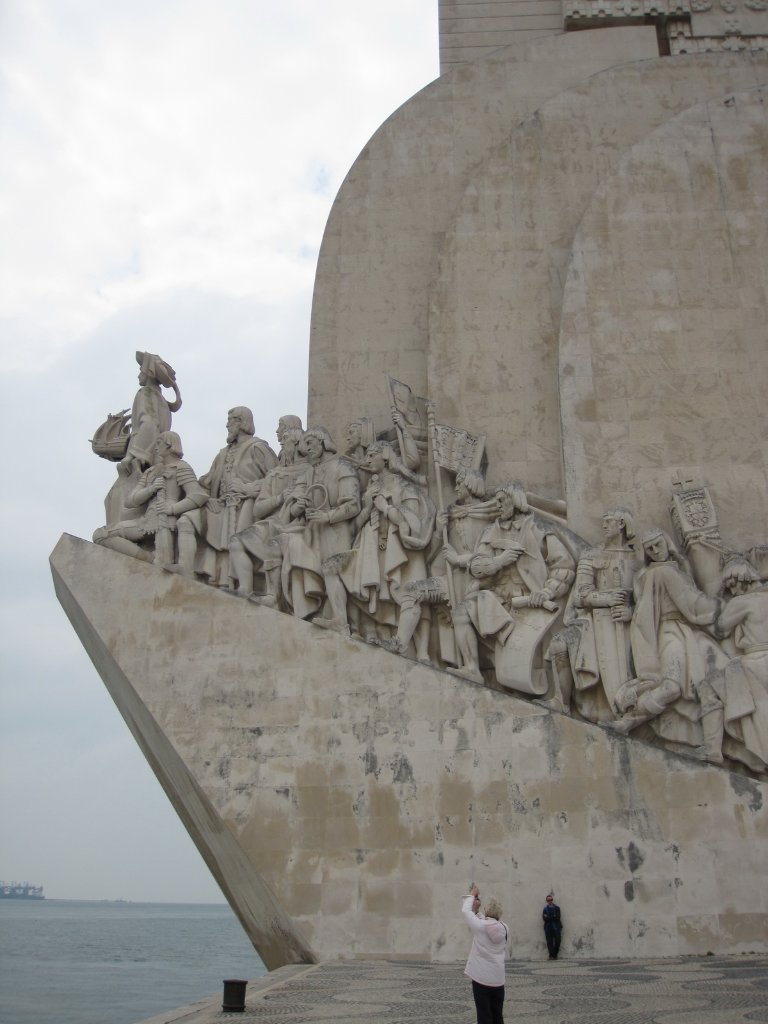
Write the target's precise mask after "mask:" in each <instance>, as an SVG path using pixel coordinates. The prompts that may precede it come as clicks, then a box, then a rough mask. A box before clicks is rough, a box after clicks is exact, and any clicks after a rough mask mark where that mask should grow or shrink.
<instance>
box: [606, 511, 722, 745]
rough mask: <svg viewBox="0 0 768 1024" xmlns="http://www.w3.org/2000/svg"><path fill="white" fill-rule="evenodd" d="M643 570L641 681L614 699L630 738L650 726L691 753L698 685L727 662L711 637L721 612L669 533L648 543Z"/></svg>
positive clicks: (639, 580) (638, 585)
mask: <svg viewBox="0 0 768 1024" xmlns="http://www.w3.org/2000/svg"><path fill="white" fill-rule="evenodd" d="M642 548H643V557H644V563H645V564H644V568H642V569H640V571H639V572H638V574H637V576H636V578H635V587H634V591H635V611H634V614H633V616H632V622H631V625H630V640H631V645H632V658H633V661H634V666H635V673H636V678H635V679H633V680H631V681H630V682H629V683H626V684H625V685H624V686H622V687H621V688H620V690H619V692H618V693H617V695H616V706H617V710H618V711H620V712H621V713H622V716H623V717H621V718H620V719H618V720H617V721H616V722H614V723H610V724H611V728H614V729H616V730H617V731H618V732H621V733H624V734H625V735H626V734H627V733H629V732H631V731H632V730H633V729H636V728H637V727H638V726H640V725H643V724H644V723H646V722H647V723H649V725H650V728H651V729H652V731H653V732H654V733H655V734H656V735H657V736H658V737H659V738H661V739H663V740H665V741H668V742H669V743H672V744H682V745H684V746H688V747H696V746H700V744H701V742H702V734H701V726H700V724H699V719H700V705H699V702H698V699H697V696H696V685H697V683H699V682H701V680H703V679H704V677H705V676H706V675H707V673H708V672H710V671H712V670H713V669H716V668H722V667H724V666H725V664H726V663H727V660H728V659H727V656H726V655H725V653H724V652H723V651H722V650H721V648H720V647H719V645H718V644H717V643H716V641H715V640H714V639H713V638H712V636H711V635H709V634H708V633H706V632H705V631H704V627H709V628H710V629H711V628H712V627H713V626H714V622H715V618H716V616H717V613H718V609H719V601H718V600H717V598H714V597H708V596H707V595H706V594H704V593H703V592H702V591H701V590H699V588H698V587H697V586H696V584H695V583H694V581H693V578H692V577H691V575H690V572H689V571H688V565H687V562H686V561H685V559H684V558H683V556H682V555H680V553H679V552H678V551H677V549H676V548H675V546H674V545H673V544H672V541H671V540H670V539H669V537H668V536H667V534H665V533H664V531H663V530H660V529H654V530H651V531H649V532H648V533H646V534H645V535H644V536H643V538H642Z"/></svg>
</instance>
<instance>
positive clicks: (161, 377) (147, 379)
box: [121, 352, 181, 475]
mask: <svg viewBox="0 0 768 1024" xmlns="http://www.w3.org/2000/svg"><path fill="white" fill-rule="evenodd" d="M136 362H137V363H138V364H139V366H140V370H139V390H138V391H137V392H136V397H135V398H134V400H133V407H132V409H131V432H130V436H129V438H128V450H127V452H126V454H125V458H124V459H123V460H122V463H121V467H122V471H123V472H124V474H125V475H127V474H128V473H129V472H130V470H131V467H132V465H133V463H134V462H135V463H137V464H138V466H139V468H140V469H145V468H146V467H147V466H149V465H151V463H152V459H153V454H154V446H155V441H156V440H157V436H158V434H161V433H162V432H163V431H165V430H170V429H171V417H172V414H173V413H175V412H178V411H179V409H180V408H181V392H180V391H179V387H178V385H177V383H176V372H175V370H174V369H173V367H172V366H171V365H170V363H166V362H165V360H164V359H161V358H160V356H156V355H153V354H152V353H151V352H137V353H136ZM161 387H164V388H170V389H172V390H173V393H174V395H175V398H174V399H173V401H170V402H169V401H168V399H167V398H166V397H165V396H164V395H163V393H162V391H161Z"/></svg>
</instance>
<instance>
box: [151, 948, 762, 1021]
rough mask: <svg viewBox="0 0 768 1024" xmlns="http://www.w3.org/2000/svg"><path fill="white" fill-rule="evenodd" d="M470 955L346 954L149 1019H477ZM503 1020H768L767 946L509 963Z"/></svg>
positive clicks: (297, 968) (267, 978) (278, 974)
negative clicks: (411, 958)
mask: <svg viewBox="0 0 768 1024" xmlns="http://www.w3.org/2000/svg"><path fill="white" fill-rule="evenodd" d="M463 969H464V966H463V964H419V963H398V962H384V961H373V962H372V961H340V962H333V963H326V964H321V965H320V966H317V967H287V968H283V969H282V970H280V971H275V972H274V973H272V974H270V975H267V976H266V977H264V978H260V979H258V980H257V981H254V982H252V983H250V984H249V986H248V992H247V997H246V1008H245V1012H244V1013H223V1012H222V1009H221V996H218V997H217V998H216V999H212V1000H205V1001H204V1002H201V1003H195V1004H194V1005H193V1006H188V1007H185V1008H182V1009H178V1010H174V1011H170V1012H168V1013H166V1014H161V1015H160V1016H158V1017H154V1018H152V1021H151V1022H145V1024H213V1022H214V1021H230V1022H233V1021H238V1020H241V1021H260V1022H262V1024H314V1022H320V1021H322V1022H325V1024H413V1022H417V1021H418V1022H423V1024H474V1022H475V1014H474V1006H473V1003H472V996H471V991H470V982H469V980H468V979H467V978H466V977H465V976H464V974H463ZM504 1019H505V1021H506V1024H529V1022H530V1024H534V1022H535V1024H757V1022H766V1024H768V956H731V957H718V956H714V957H712V956H710V957H681V958H678V959H665V960H642V961H638V960H632V961H628V960H578V961H574V960H570V961H569V960H558V961H557V962H549V961H545V962H543V963H542V962H537V963H530V962H526V963H522V962H515V961H513V962H511V963H509V964H508V965H507V994H506V1001H505V1004H504Z"/></svg>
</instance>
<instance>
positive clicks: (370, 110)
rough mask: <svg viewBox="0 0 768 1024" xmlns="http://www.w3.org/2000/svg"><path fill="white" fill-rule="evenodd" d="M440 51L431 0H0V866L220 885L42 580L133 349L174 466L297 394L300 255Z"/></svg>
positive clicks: (102, 884)
mask: <svg viewBox="0 0 768 1024" xmlns="http://www.w3.org/2000/svg"><path fill="white" fill-rule="evenodd" d="M437 74H438V40H437V0H387V2H386V3H380V2H375V0H322V2H318V0H279V3H276V2H274V0H130V2H129V0H0V152H2V154H3V157H2V160H1V161H0V261H1V262H0V339H2V363H1V366H0V382H1V389H2V394H1V395H0V398H1V399H2V412H1V413H0V416H1V417H2V418H1V420H0V429H1V430H2V440H3V452H4V455H5V464H4V481H3V484H4V485H3V488H2V496H1V498H0V500H1V502H2V504H1V509H2V523H1V527H2V528H1V530H0V537H1V540H0V543H2V546H3V550H2V565H3V572H2V576H1V577H0V578H1V580H2V584H1V587H0V600H1V601H2V608H1V609H0V630H2V633H1V635H0V640H1V643H2V645H1V647H0V651H1V656H2V663H1V666H0V667H1V669H2V674H1V687H2V688H1V689H0V744H1V745H0V823H1V824H0V878H2V879H6V880H17V881H24V880H29V881H31V882H34V883H36V884H40V885H44V886H45V890H46V894H47V895H48V896H50V897H58V898H82V899H117V898H123V899H130V900H149V901H155V900H158V901H159V900H164V901H165V900H167V901H192V902H209V901H211V902H219V901H221V900H222V896H221V894H220V892H219V889H218V887H217V886H216V883H215V882H214V881H213V879H212V878H211V876H210V874H209V872H208V870H207V868H206V867H205V865H204V863H203V861H202V859H201V858H200V856H199V854H198V853H197V851H196V849H195V847H194V846H193V844H192V841H191V840H190V839H189V837H188V836H187V834H186V831H185V830H184V828H183V827H182V825H181V824H180V823H179V821H178V819H177V818H176V815H175V813H174V812H173V810H172V808H171V806H170V804H169V802H168V801H167V799H166V797H165V795H164V793H163V792H162V790H161V788H160V786H159V783H157V782H156V780H155V778H154V776H153V775H152V773H151V771H150V769H149V767H148V766H147V764H146V762H145V760H144V758H143V756H142V755H141V753H140V752H139V749H138V747H137V746H136V744H135V742H134V740H133V738H132V737H131V735H130V733H129V732H128V729H127V727H126V726H125V724H124V723H123V720H122V718H121V717H120V715H119V714H118V712H117V710H116V708H115V707H114V705H113V704H112V702H111V700H110V698H109V696H108V695H107V692H106V690H105V688H104V686H103V684H102V682H101V680H100V678H99V677H98V675H97V674H96V671H95V669H94V668H93V667H92V665H91V663H90V661H89V660H88V658H87V656H86V655H85V653H84V651H83V649H82V648H81V646H80V643H79V641H78V640H77V638H76V636H75V634H74V632H73V630H72V629H71V627H70V625H69V623H68V621H67V619H66V618H65V616H64V613H63V612H62V611H61V609H60V607H59V605H58V603H57V601H56V599H55V597H54V593H53V587H52V583H51V577H50V571H49V568H48V555H49V554H50V552H51V550H52V549H53V547H54V545H55V544H56V541H57V539H58V537H59V536H60V534H61V533H62V532H67V533H73V534H75V535H77V536H79V537H84V538H86V539H90V537H91V534H92V532H93V530H94V529H95V528H96V527H98V526H100V525H102V523H103V521H104V512H103V499H104V496H105V494H106V492H107V490H108V489H109V487H110V485H111V483H112V481H113V479H114V468H113V467H112V466H111V465H110V464H109V463H107V462H105V461H103V460H100V459H98V458H96V456H95V455H93V454H92V452H91V450H90V445H89V444H88V439H89V438H90V437H91V436H92V435H93V432H94V430H95V429H96V427H97V426H98V425H99V423H101V422H102V420H103V419H104V418H105V416H106V414H107V413H109V412H116V411H118V410H120V409H123V408H125V407H126V406H130V404H131V401H132V399H133V395H134V393H135V390H136V374H137V370H138V367H137V365H136V363H135V360H134V352H135V351H136V350H137V349H144V350H149V351H151V352H156V353H159V354H160V355H161V356H162V357H163V358H164V359H166V360H168V361H169V362H170V363H171V364H172V365H173V366H174V368H175V369H176V373H177V378H178V381H179V384H180V386H181V391H182V396H183V400H184V405H183V408H182V409H181V411H180V412H179V413H178V414H177V415H176V416H175V417H174V428H175V429H177V430H178V431H179V433H180V434H181V436H182V439H183V441H184V448H185V456H186V457H187V459H188V460H189V461H190V462H191V463H192V465H193V467H194V468H195V469H196V470H197V472H198V473H202V472H204V471H205V470H207V469H208V467H209V465H210V462H211V460H212V458H213V456H214V454H215V453H216V451H217V450H218V449H219V448H220V447H221V446H222V445H223V444H224V442H225V439H226V437H225V435H226V430H225V420H226V410H227V409H228V408H230V407H231V406H233V405H239V404H245V405H249V406H251V407H252V408H253V410H254V413H255V418H256V432H257V434H259V435H260V436H262V437H266V438H267V439H268V440H269V441H270V442H271V443H272V444H273V445H274V444H275V441H274V431H275V426H276V424H277V419H278V417H279V416H280V415H281V414H283V413H289V412H290V413H298V414H299V415H301V416H302V418H303V417H304V416H305V413H306V388H307V384H306V377H307V351H308V337H309V316H310V303H311V295H312V285H313V280H314V271H315V263H316V259H317V253H318V248H319V245H320V240H321V237H322V231H323V227H324V224H325V220H326V218H327V216H328V212H329V210H330V206H331V203H332V200H333V197H334V195H335V193H336V191H337V189H338V187H339V185H340V183H341V181H342V179H343V177H344V175H345V173H346V172H347V170H348V169H349V167H350V165H351V164H352V162H353V161H354V159H355V157H356V155H357V153H358V152H359V151H360V149H361V148H362V147H363V145H364V144H365V142H366V141H367V139H368V138H369V137H370V136H371V135H372V134H373V132H374V131H375V130H376V128H377V127H378V125H379V124H380V123H381V122H382V121H384V120H385V119H386V117H387V116H388V115H389V114H390V113H391V112H392V111H393V110H395V109H396V107H398V106H399V105H400V104H401V103H403V102H404V101H405V100H406V99H408V97H409V96H411V95H412V94H413V93H414V92H416V91H418V90H419V89H420V88H422V87H423V86H424V85H426V84H427V83H428V82H429V81H431V80H432V79H433V78H435V77H436V76H437Z"/></svg>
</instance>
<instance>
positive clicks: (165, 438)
mask: <svg viewBox="0 0 768 1024" xmlns="http://www.w3.org/2000/svg"><path fill="white" fill-rule="evenodd" d="M183 454H184V452H183V450H182V447H181V438H180V437H179V435H178V434H177V433H176V431H175V430H164V431H163V432H162V433H161V434H158V435H157V440H156V441H155V457H156V459H162V458H164V457H167V456H168V455H174V456H175V457H176V458H177V459H180V458H181V457H182V455H183Z"/></svg>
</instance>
